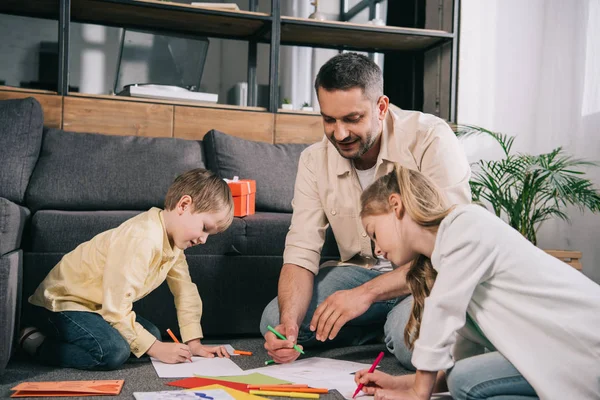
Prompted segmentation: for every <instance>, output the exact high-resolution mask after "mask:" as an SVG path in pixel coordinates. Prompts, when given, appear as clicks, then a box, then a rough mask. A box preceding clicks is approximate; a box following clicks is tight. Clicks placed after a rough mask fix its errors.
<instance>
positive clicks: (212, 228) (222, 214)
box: [170, 205, 227, 250]
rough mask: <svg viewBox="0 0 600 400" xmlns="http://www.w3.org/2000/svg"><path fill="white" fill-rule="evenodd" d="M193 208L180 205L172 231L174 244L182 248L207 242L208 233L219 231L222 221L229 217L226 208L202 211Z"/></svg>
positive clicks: (212, 233)
mask: <svg viewBox="0 0 600 400" xmlns="http://www.w3.org/2000/svg"><path fill="white" fill-rule="evenodd" d="M178 206H179V205H178ZM192 210H193V207H191V205H190V206H186V207H182V208H179V207H178V210H177V211H178V212H177V213H176V216H177V217H176V219H175V223H174V224H173V229H172V230H171V232H170V233H171V241H172V244H173V245H174V246H177V247H178V248H180V249H182V250H185V249H187V248H189V247H192V246H195V245H197V244H204V243H206V239H207V238H208V235H214V234H215V233H217V232H218V230H219V226H222V225H223V223H222V222H223V221H224V220H225V219H226V218H227V211H225V210H222V211H219V212H201V213H195V212H193V211H192Z"/></svg>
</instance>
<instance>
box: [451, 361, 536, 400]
mask: <svg viewBox="0 0 600 400" xmlns="http://www.w3.org/2000/svg"><path fill="white" fill-rule="evenodd" d="M447 381H448V388H449V389H450V393H451V394H452V397H453V398H454V399H456V400H467V399H469V400H479V399H482V400H483V399H487V400H534V399H537V398H538V396H537V395H536V393H535V390H533V388H532V387H531V385H530V384H529V383H528V382H527V381H526V380H525V378H523V376H522V375H521V373H520V372H519V371H517V369H516V368H515V367H514V366H513V365H512V364H511V363H510V362H509V361H508V360H507V359H506V358H505V357H504V356H503V355H502V354H500V353H499V352H497V351H494V352H491V353H485V354H481V355H478V356H474V357H469V358H465V359H462V360H460V361H457V362H456V364H455V365H454V367H452V369H450V371H449V372H448V377H447Z"/></svg>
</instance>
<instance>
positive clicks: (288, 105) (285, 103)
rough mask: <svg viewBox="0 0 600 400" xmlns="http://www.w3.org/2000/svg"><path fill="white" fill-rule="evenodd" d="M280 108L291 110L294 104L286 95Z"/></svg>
mask: <svg viewBox="0 0 600 400" xmlns="http://www.w3.org/2000/svg"><path fill="white" fill-rule="evenodd" d="M281 108H282V109H284V110H293V109H294V105H293V104H292V102H291V101H290V99H288V98H287V97H285V98H284V99H283V100H282V104H281Z"/></svg>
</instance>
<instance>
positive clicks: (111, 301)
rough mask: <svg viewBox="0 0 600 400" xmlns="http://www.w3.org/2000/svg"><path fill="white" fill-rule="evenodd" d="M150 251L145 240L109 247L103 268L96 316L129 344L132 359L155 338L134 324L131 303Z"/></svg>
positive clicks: (151, 254) (143, 276)
mask: <svg viewBox="0 0 600 400" xmlns="http://www.w3.org/2000/svg"><path fill="white" fill-rule="evenodd" d="M153 258H154V249H153V247H152V245H149V243H148V241H147V240H142V239H137V238H134V239H128V240H124V241H120V242H118V243H116V244H114V245H112V246H111V247H110V248H109V249H108V252H107V255H106V264H105V267H104V276H103V281H102V286H103V302H102V309H101V310H100V311H99V313H100V315H102V317H103V318H104V319H105V320H106V321H107V322H108V323H110V324H111V326H112V327H113V328H115V329H116V330H117V331H119V333H120V334H121V336H123V338H124V339H125V340H126V341H127V343H129V347H130V348H131V352H132V353H133V354H135V356H136V357H140V356H142V355H143V354H144V353H146V352H147V351H148V349H149V348H150V346H152V345H153V344H154V342H155V341H156V338H155V337H154V335H152V334H151V333H150V332H148V331H147V330H146V329H144V328H143V327H142V325H140V324H139V323H137V322H136V316H135V312H134V311H132V308H133V302H134V301H135V299H136V298H138V297H139V293H140V292H141V291H142V290H143V287H144V282H145V281H146V278H147V276H148V269H149V266H150V264H151V263H152V260H153Z"/></svg>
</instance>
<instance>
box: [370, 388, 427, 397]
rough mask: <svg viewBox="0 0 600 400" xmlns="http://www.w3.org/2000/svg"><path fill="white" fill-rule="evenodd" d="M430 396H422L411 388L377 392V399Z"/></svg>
mask: <svg viewBox="0 0 600 400" xmlns="http://www.w3.org/2000/svg"><path fill="white" fill-rule="evenodd" d="M429 399H430V397H429V396H426V397H421V396H419V395H418V394H417V392H415V391H414V390H413V389H409V390H399V391H398V390H384V389H380V390H377V391H376V392H375V400H429Z"/></svg>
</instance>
